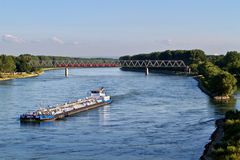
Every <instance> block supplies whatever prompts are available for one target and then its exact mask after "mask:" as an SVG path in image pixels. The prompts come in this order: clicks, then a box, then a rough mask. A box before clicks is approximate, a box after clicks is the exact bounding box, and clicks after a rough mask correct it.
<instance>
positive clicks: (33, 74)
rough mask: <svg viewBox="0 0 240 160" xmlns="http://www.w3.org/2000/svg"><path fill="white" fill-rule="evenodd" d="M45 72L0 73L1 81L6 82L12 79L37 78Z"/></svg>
mask: <svg viewBox="0 0 240 160" xmlns="http://www.w3.org/2000/svg"><path fill="white" fill-rule="evenodd" d="M43 73H44V71H39V72H31V73H26V72H17V73H0V81H4V80H11V79H19V78H29V77H36V76H39V75H41V74H43Z"/></svg>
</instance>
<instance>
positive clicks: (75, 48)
mask: <svg viewBox="0 0 240 160" xmlns="http://www.w3.org/2000/svg"><path fill="white" fill-rule="evenodd" d="M239 8H240V1H239V0H231V1H227V0H199V1H196V0H38V1H33V0H0V36H1V39H0V53H5V54H14V55H19V54H23V53H31V54H44V55H62V56H77V57H101V56H105V57H118V56H121V55H126V54H130V55H131V54H137V53H147V52H152V51H162V50H166V49H170V50H171V49H195V48H199V49H203V50H204V51H205V52H206V53H207V54H224V53H226V52H227V51H230V50H238V51H240V21H239V16H240V10H239Z"/></svg>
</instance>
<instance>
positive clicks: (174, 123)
mask: <svg viewBox="0 0 240 160" xmlns="http://www.w3.org/2000/svg"><path fill="white" fill-rule="evenodd" d="M99 86H104V87H105V88H106V89H107V91H108V94H111V95H112V97H113V100H114V101H113V103H112V104H111V105H109V106H105V107H102V108H98V109H95V110H91V111H88V112H84V113H79V114H77V115H74V116H72V117H68V118H66V119H65V120H60V121H56V122H44V123H37V124H21V123H20V122H19V120H18V117H19V115H20V114H22V113H24V112H26V111H28V110H33V109H37V108H38V107H40V106H41V105H54V104H60V103H64V102H66V101H69V100H75V99H78V98H82V97H85V96H87V94H88V92H89V90H90V89H95V88H97V87H99ZM238 98H240V97H239V96H238V95H236V99H238ZM238 106H240V104H239V102H238V101H237V100H235V101H233V102H232V103H231V104H230V105H229V106H226V105H224V104H214V103H213V102H211V101H210V100H209V98H208V97H207V96H206V95H205V94H204V93H202V92H201V91H200V90H199V89H198V87H197V82H196V81H195V80H194V79H192V78H191V77H185V76H169V75H161V74H150V75H149V76H147V77H146V76H144V74H143V73H135V72H123V71H120V70H119V69H117V68H104V69H103V68H101V69H71V70H70V76H69V78H64V71H63V70H54V71H48V72H46V73H45V74H43V75H42V76H39V77H36V78H28V79H18V80H10V81H4V82H0V109H1V110H0V159H65V160H66V159H82V160H113V159H114V160H115V159H116V160H123V159H124V160H143V159H144V160H145V159H146V160H150V159H151V160H170V159H171V160H172V159H178V160H188V159H198V158H199V157H200V155H201V153H202V151H203V148H204V145H205V144H206V143H207V142H208V139H209V137H210V134H211V133H212V131H213V130H214V120H215V119H217V118H219V117H222V115H223V114H224V112H225V111H226V110H228V109H233V108H238Z"/></svg>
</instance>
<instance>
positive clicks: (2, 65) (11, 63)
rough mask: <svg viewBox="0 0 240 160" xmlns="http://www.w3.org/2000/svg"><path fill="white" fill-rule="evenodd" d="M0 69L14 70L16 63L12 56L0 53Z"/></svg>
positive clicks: (5, 70)
mask: <svg viewBox="0 0 240 160" xmlns="http://www.w3.org/2000/svg"><path fill="white" fill-rule="evenodd" d="M0 59H1V62H0V71H1V72H14V71H15V69H16V64H15V60H14V57H13V56H6V55H1V58H0Z"/></svg>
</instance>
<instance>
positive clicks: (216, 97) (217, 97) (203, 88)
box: [193, 75, 231, 101]
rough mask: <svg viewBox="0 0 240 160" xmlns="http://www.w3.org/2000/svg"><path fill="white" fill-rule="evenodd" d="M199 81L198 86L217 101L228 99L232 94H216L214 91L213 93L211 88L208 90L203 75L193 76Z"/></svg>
mask: <svg viewBox="0 0 240 160" xmlns="http://www.w3.org/2000/svg"><path fill="white" fill-rule="evenodd" d="M193 78H194V79H195V80H196V81H197V82H198V87H199V88H200V89H201V91H203V92H204V93H205V94H207V95H208V96H209V97H211V98H213V99H214V100H216V101H228V100H229V99H230V98H231V97H230V96H216V95H214V94H213V93H211V92H210V91H209V90H207V89H206V88H205V87H204V85H203V83H202V81H201V78H203V76H202V75H197V76H194V77H193Z"/></svg>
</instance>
